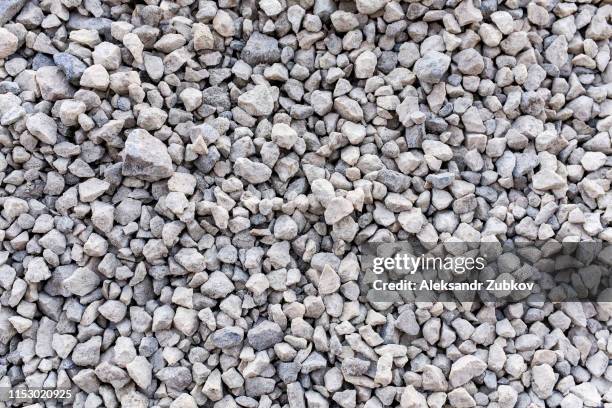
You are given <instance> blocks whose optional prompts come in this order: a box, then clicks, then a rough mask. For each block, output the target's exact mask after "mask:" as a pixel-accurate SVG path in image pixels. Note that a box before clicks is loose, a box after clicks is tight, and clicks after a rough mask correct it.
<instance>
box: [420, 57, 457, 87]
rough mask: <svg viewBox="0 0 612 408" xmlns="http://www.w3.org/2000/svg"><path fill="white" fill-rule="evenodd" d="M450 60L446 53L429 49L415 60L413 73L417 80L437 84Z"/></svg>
mask: <svg viewBox="0 0 612 408" xmlns="http://www.w3.org/2000/svg"><path fill="white" fill-rule="evenodd" d="M450 62H451V58H450V57H449V56H448V55H446V54H442V53H441V52H438V51H429V52H427V53H426V54H425V55H423V56H422V57H421V58H419V59H418V60H417V62H415V64H414V73H415V75H416V76H417V78H419V81H422V82H426V83H430V84H437V83H438V82H440V80H441V79H442V77H443V76H444V74H445V73H446V71H447V70H448V67H449V66H450Z"/></svg>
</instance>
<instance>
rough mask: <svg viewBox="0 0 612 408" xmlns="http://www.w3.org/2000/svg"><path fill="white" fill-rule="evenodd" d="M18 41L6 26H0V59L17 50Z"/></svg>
mask: <svg viewBox="0 0 612 408" xmlns="http://www.w3.org/2000/svg"><path fill="white" fill-rule="evenodd" d="M0 7H1V6H0ZM18 42H19V40H18V39H17V36H15V34H13V33H11V32H10V31H9V30H7V29H6V28H2V27H0V59H4V58H6V57H8V56H9V55H12V54H13V53H14V52H15V51H17V44H18Z"/></svg>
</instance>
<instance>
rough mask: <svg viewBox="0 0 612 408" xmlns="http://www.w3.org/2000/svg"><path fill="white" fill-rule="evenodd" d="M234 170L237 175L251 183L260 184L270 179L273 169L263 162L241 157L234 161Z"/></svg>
mask: <svg viewBox="0 0 612 408" xmlns="http://www.w3.org/2000/svg"><path fill="white" fill-rule="evenodd" d="M234 172H235V173H236V175H237V176H240V177H242V178H244V179H245V180H246V181H248V182H249V183H251V184H259V183H263V182H265V181H268V180H269V179H270V177H271V176H272V169H270V168H269V167H268V166H266V165H265V164H263V163H257V162H254V161H251V160H249V159H247V158H245V157H241V158H239V159H238V160H236V163H234Z"/></svg>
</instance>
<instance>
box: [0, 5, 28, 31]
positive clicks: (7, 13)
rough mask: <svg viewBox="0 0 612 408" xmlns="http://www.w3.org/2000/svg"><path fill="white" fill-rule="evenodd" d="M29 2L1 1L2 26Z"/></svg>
mask: <svg viewBox="0 0 612 408" xmlns="http://www.w3.org/2000/svg"><path fill="white" fill-rule="evenodd" d="M26 3H27V0H2V1H0V26H3V25H4V24H6V23H7V22H8V21H9V20H10V19H12V18H13V17H15V16H16V15H17V13H19V11H20V10H21V9H22V8H23V6H25V4H26Z"/></svg>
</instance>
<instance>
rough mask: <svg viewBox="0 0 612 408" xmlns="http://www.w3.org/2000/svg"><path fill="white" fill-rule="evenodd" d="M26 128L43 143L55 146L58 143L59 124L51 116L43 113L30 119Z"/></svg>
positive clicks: (36, 114)
mask: <svg viewBox="0 0 612 408" xmlns="http://www.w3.org/2000/svg"><path fill="white" fill-rule="evenodd" d="M26 128H27V129H28V131H29V132H30V133H31V134H32V135H33V136H34V137H35V138H37V139H38V140H40V141H41V142H43V143H47V144H50V145H54V144H55V142H57V124H56V123H55V121H54V120H53V119H52V118H51V117H50V116H48V115H45V114H44V113H42V112H38V113H35V114H34V115H32V116H30V117H28V119H27V120H26Z"/></svg>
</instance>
